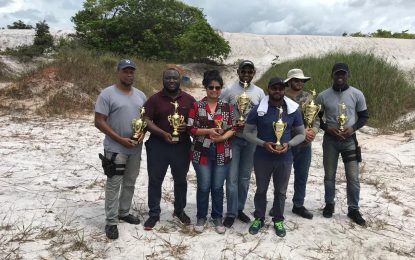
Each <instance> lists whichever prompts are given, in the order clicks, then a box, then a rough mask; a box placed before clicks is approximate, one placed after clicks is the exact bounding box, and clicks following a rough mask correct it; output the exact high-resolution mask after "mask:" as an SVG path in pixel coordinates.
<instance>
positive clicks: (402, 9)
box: [0, 0, 415, 35]
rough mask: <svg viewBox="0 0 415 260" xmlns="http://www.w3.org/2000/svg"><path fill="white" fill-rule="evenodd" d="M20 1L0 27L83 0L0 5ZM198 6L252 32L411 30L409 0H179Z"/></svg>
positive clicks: (223, 25)
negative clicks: (20, 7)
mask: <svg viewBox="0 0 415 260" xmlns="http://www.w3.org/2000/svg"><path fill="white" fill-rule="evenodd" d="M17 1H20V2H22V1H24V2H25V3H24V4H23V5H22V6H23V7H22V8H26V10H25V9H20V10H13V11H9V12H8V11H7V10H8V8H3V10H0V16H1V15H3V17H5V16H4V15H6V14H7V16H6V17H5V18H4V19H0V27H1V26H5V25H6V24H10V23H12V22H13V21H15V20H18V19H21V20H23V21H24V22H26V23H27V22H29V23H31V24H35V23H36V22H38V21H39V20H43V19H46V20H47V21H48V23H49V25H50V27H51V28H52V29H69V28H73V24H72V23H71V21H70V18H71V17H72V16H74V15H75V13H76V12H78V11H79V10H81V9H82V3H83V2H84V1H83V0H55V1H46V0H14V1H11V0H0V8H1V7H2V6H4V5H10V6H16V5H15V4H13V2H16V3H17ZM183 1H184V2H185V3H187V4H190V5H193V6H196V7H198V8H201V9H202V10H203V12H204V14H205V15H206V18H207V19H208V21H209V23H210V24H211V25H212V26H213V27H214V28H216V29H219V30H221V31H226V32H247V33H258V34H306V35H307V34H320V35H341V34H342V33H343V32H348V33H351V32H358V31H360V32H363V33H368V32H374V31H376V30H377V29H384V30H390V31H394V32H397V31H402V30H409V31H410V32H411V33H415V16H414V15H413V14H412V13H413V10H415V1H413V0H331V1H323V0H318V1H309V0H297V1H282V0H256V1H241V0H226V1H224V0H209V1H206V0H183Z"/></svg>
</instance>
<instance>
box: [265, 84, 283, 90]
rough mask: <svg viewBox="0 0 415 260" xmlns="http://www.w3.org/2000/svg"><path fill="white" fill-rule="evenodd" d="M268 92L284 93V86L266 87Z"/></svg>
mask: <svg viewBox="0 0 415 260" xmlns="http://www.w3.org/2000/svg"><path fill="white" fill-rule="evenodd" d="M268 88H269V90H271V91H285V86H284V85H279V84H278V85H272V86H270V87H268Z"/></svg>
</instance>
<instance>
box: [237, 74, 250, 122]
mask: <svg viewBox="0 0 415 260" xmlns="http://www.w3.org/2000/svg"><path fill="white" fill-rule="evenodd" d="M243 84H244V92H243V93H242V94H241V95H240V96H238V98H237V99H236V105H237V107H238V111H239V115H240V116H239V121H241V122H244V121H245V117H244V115H245V112H246V110H247V109H248V107H249V105H250V104H251V98H250V97H249V96H248V95H247V94H246V89H247V88H248V83H247V82H246V81H245V82H244V83H243Z"/></svg>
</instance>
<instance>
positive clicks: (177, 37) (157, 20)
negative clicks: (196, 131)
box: [8, 0, 231, 62]
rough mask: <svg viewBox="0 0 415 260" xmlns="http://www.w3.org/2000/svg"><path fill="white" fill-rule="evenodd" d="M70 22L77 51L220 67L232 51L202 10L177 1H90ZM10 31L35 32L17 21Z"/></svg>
mask: <svg viewBox="0 0 415 260" xmlns="http://www.w3.org/2000/svg"><path fill="white" fill-rule="evenodd" d="M71 21H72V22H73V23H74V25H75V26H74V28H75V31H76V32H75V34H74V35H72V40H73V41H75V42H76V46H83V47H86V48H90V49H94V50H99V51H109V52H113V53H116V54H127V55H135V56H139V57H142V58H144V59H151V60H165V61H172V62H185V61H186V62H193V61H196V62H199V61H206V60H214V61H219V62H220V61H222V60H223V59H226V58H227V57H228V55H229V53H230V51H231V48H230V46H229V43H228V42H227V41H226V40H225V39H224V38H223V37H222V36H221V34H220V32H219V31H217V30H214V29H213V28H212V27H211V26H210V25H209V23H208V22H207V20H206V17H205V15H204V14H203V12H202V10H200V9H198V8H196V7H192V6H189V5H186V4H184V3H182V2H180V1H177V0H85V1H84V3H83V9H82V10H80V11H78V12H77V13H76V14H75V15H74V16H73V17H72V18H71ZM42 24H43V25H46V26H47V24H46V21H43V22H42ZM8 28H9V29H31V28H33V27H32V26H31V25H28V24H25V23H24V22H23V21H21V20H18V21H16V22H14V23H13V24H12V25H9V26H8ZM35 29H36V32H38V30H39V28H38V24H36V28H35ZM47 29H48V30H47V32H48V33H49V27H48V28H47ZM49 35H50V33H49ZM48 40H49V39H48ZM48 43H50V42H48ZM42 44H43V43H42ZM34 45H36V38H35V43H34ZM49 47H53V40H52V43H51V45H50V46H49ZM43 50H44V49H43Z"/></svg>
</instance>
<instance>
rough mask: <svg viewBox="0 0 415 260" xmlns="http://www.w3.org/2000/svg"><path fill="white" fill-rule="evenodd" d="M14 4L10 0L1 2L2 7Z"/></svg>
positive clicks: (0, 0) (1, 0)
mask: <svg viewBox="0 0 415 260" xmlns="http://www.w3.org/2000/svg"><path fill="white" fill-rule="evenodd" d="M11 3H13V1H10V0H0V7H6V6H8V5H9V4H11Z"/></svg>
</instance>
